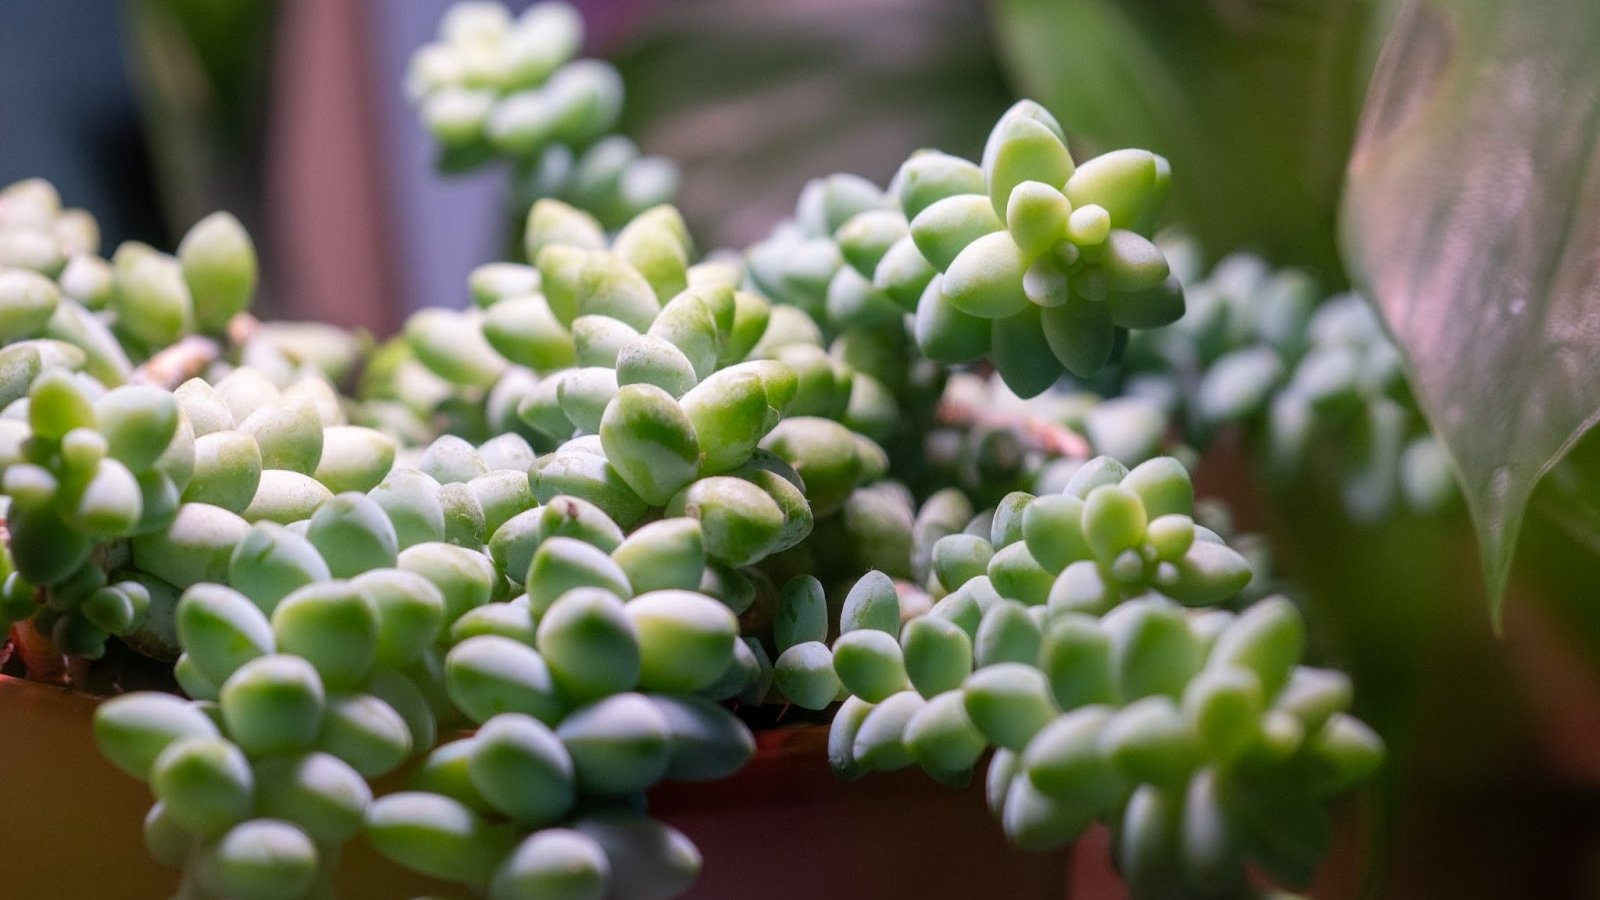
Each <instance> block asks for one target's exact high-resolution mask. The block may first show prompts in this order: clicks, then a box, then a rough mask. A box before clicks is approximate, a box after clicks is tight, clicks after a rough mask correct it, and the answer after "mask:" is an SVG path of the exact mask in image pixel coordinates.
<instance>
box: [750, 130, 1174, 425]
mask: <svg viewBox="0 0 1600 900" xmlns="http://www.w3.org/2000/svg"><path fill="white" fill-rule="evenodd" d="M1169 179H1170V171H1169V169H1168V166H1167V162H1166V160H1165V159H1164V158H1162V157H1160V156H1158V155H1156V154H1154V153H1150V152H1149V151H1146V150H1133V149H1130V150H1117V151H1114V152H1111V153H1107V154H1104V155H1101V156H1098V157H1095V158H1093V159H1090V160H1087V161H1085V162H1084V163H1083V165H1082V166H1078V165H1076V164H1075V163H1074V161H1073V159H1072V156H1071V154H1070V153H1069V152H1068V150H1067V145H1066V138H1065V136H1064V135H1063V133H1062V130H1061V126H1060V124H1059V123H1057V122H1056V120H1055V118H1054V117H1052V116H1051V115H1050V113H1049V112H1047V111H1046V110H1045V109H1044V108H1043V107H1041V106H1039V105H1038V104H1037V103H1033V102H1031V101H1026V100H1025V101H1022V102H1020V103H1018V104H1017V105H1015V106H1013V107H1012V108H1011V109H1010V110H1008V111H1007V112H1006V113H1005V115H1003V116H1002V117H1001V118H1000V121H999V122H998V123H997V124H996V125H995V128H994V130H993V131H992V132H991V133H990V135H989V140H988V143H987V144H986V145H985V147H984V152H983V158H982V160H981V162H980V163H973V162H970V161H968V160H964V159H960V158H958V157H955V156H951V155H949V154H946V153H941V152H939V151H935V150H922V151H918V152H917V153H915V154H913V155H912V157H911V158H910V159H908V160H906V162H905V164H904V165H902V166H901V167H900V170H899V171H898V172H897V173H896V174H895V176H894V179H893V181H892V182H891V183H890V185H889V187H888V188H887V189H886V190H879V189H878V188H877V187H876V186H874V185H872V184H871V183H870V182H867V181H865V180H863V179H861V178H858V177H855V176H851V175H835V176H832V177H830V178H827V179H823V180H820V181H815V182H812V183H811V184H810V185H808V186H807V189H806V191H805V192H804V193H803V194H802V195H801V198H800V203H799V206H798V207H797V209H796V212H795V217H794V219H793V220H791V221H790V222H788V223H785V224H784V225H783V226H782V227H780V228H779V229H778V230H777V231H776V232H775V233H774V234H773V235H772V236H771V237H770V238H769V239H768V240H767V241H765V242H764V243H762V244H760V245H758V246H757V247H755V248H753V249H752V251H751V254H750V274H751V278H752V280H753V281H754V282H755V284H757V285H758V286H760V287H761V288H762V289H764V290H766V291H768V292H769V293H770V294H771V296H773V297H774V299H779V300H781V301H782V302H790V303H795V304H796V305H799V306H801V307H802V308H804V309H807V310H808V311H810V312H811V313H812V314H813V316H815V317H817V318H819V319H823V318H825V319H826V320H827V321H828V322H829V323H830V324H831V325H833V326H834V327H835V328H851V327H860V326H871V325H878V324H883V323H889V322H893V321H895V320H896V319H898V318H900V317H901V316H902V315H903V314H910V315H911V316H912V322H911V325H912V329H911V330H912V334H913V336H914V338H915V341H916V344H917V346H918V348H919V349H920V351H921V353H922V354H923V355H924V356H925V357H926V358H927V359H930V360H933V361H935V362H940V363H946V364H961V363H970V362H974V361H976V360H979V359H983V358H989V359H990V360H991V361H992V362H993V365H994V367H995V369H996V370H997V371H998V372H999V373H1000V375H1001V377H1002V378H1004V379H1005V382H1006V384H1007V385H1008V386H1009V387H1010V388H1011V390H1013V391H1014V392H1016V393H1017V394H1019V395H1021V396H1023V397H1032V396H1035V395H1037V394H1040V393H1042V392H1044V391H1045V390H1046V389H1048V388H1049V387H1050V386H1051V385H1053V384H1055V383H1056V382H1057V381H1058V380H1059V379H1060V378H1061V376H1062V375H1063V374H1064V373H1065V372H1071V373H1073V374H1075V375H1079V376H1088V375H1092V374H1093V373H1095V372H1097V371H1099V370H1100V369H1102V368H1103V367H1104V366H1105V365H1106V364H1107V363H1108V362H1110V361H1111V360H1112V359H1113V358H1114V357H1116V356H1117V355H1118V354H1120V352H1121V348H1122V347H1124V346H1125V345H1126V342H1127V337H1128V332H1129V331H1130V330H1131V329H1146V328H1154V327H1158V326H1161V325H1166V324H1168V323H1170V322H1173V321H1175V320H1176V319H1177V318H1178V317H1179V316H1181V315H1182V314H1183V308H1184V304H1183V289H1182V286H1181V285H1180V284H1179V283H1178V281H1177V279H1176V278H1174V277H1172V276H1171V274H1170V272H1169V267H1168V263H1167V260H1166V258H1165V256H1164V254H1163V253H1162V250H1161V248H1160V247H1159V246H1157V245H1156V244H1155V243H1154V242H1152V241H1151V240H1150V233H1151V229H1152V228H1153V227H1154V225H1155V222H1156V217H1157V215H1158V214H1159V212H1160V209H1161V206H1162V203H1163V202H1164V201H1165V199H1166V193H1167V185H1168V182H1169Z"/></svg>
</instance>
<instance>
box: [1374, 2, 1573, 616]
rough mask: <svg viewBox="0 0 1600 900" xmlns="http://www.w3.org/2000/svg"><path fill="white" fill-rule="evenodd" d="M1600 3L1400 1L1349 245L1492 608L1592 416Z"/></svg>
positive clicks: (1377, 84) (1378, 77)
mask: <svg viewBox="0 0 1600 900" xmlns="http://www.w3.org/2000/svg"><path fill="white" fill-rule="evenodd" d="M1597 42H1600V4H1597V3H1594V2H1590V0H1518V2H1516V3H1505V2H1503V0H1410V2H1408V3H1407V5H1406V7H1405V8H1404V10H1402V12H1401V13H1400V15H1399V16H1398V18H1397V19H1396V22H1395V27H1394V30H1393V31H1392V32H1391V34H1390V36H1389V39H1388V44H1387V46H1386V47H1385V48H1384V52H1383V54H1382V56H1381V58H1380V60H1379V64H1378V68H1377V71H1376V73H1375V74H1374V76H1373V81H1372V86H1371V89H1370V92H1369V94H1368V97H1367V106H1366V110H1365V113H1364V114H1363V120H1362V125H1361V130H1360V133H1359V135H1358V138H1357V142H1356V147H1355V151H1354V154H1353V156H1352V158H1351V160H1350V167H1349V182H1348V186H1347V190H1346V195H1345V206H1344V221H1343V237H1344V249H1345V254H1346V256H1347V258H1348V260H1349V262H1350V263H1351V267H1352V270H1353V274H1354V276H1355V277H1356V278H1357V279H1358V280H1361V281H1363V282H1364V283H1365V284H1366V286H1367V289H1368V295H1369V296H1370V297H1372V298H1373V299H1374V301H1375V302H1376V304H1377V306H1378V309H1379V310H1380V311H1381V313H1382V315H1383V317H1384V319H1385V321H1386V322H1387V323H1388V326H1389V329H1390V330H1391V331H1392V332H1393V334H1394V336H1395V339H1396V341H1397V342H1398V344H1399V345H1400V347H1401V348H1402V350H1403V352H1404V355H1405V359H1406V365H1407V368H1408V370H1409V374H1410V377H1411V384H1412V387H1413V389H1414V390H1415V392H1416V395H1417V399H1418V400H1419V402H1420V403H1421V405H1422V407H1423V409H1424V411H1425V412H1426V413H1427V415H1428V418H1429V419H1430V420H1431V421H1432V423H1433V427H1434V429H1435V430H1436V431H1437V432H1438V434H1439V436H1440V438H1441V439H1442V440H1443V441H1444V443H1445V446H1446V447H1447V448H1448V449H1449V452H1450V456H1451V457H1452V458H1453V459H1454V461H1455V465H1456V468H1457V471H1458V474H1459V475H1460V477H1461V480H1462V484H1463V489H1464V490H1463V492H1464V494H1465V496H1466V497H1467V500H1468V504H1469V506H1470V508H1471V512H1472V516H1473V520H1474V522H1475V524H1476V526H1477V531H1478V539H1479V542H1480V544H1481V547H1482V556H1483V564H1484V572H1485V575H1486V577H1487V579H1488V585H1489V594H1490V597H1491V599H1492V602H1493V604H1494V607H1495V611H1496V615H1498V611H1499V603H1500V594H1501V590H1502V588H1503V586H1504V584H1505V580H1506V574H1507V571H1508V569H1509V566H1510V562H1511V557H1512V554H1513V551H1514V549H1515V547H1516V541H1517V532H1518V529H1519V528H1520V526H1521V524H1522V517H1523V512H1524V509H1525V507H1526V506H1527V502H1528V498H1529V496H1530V494H1531V493H1532V491H1533V487H1534V485H1535V483H1536V482H1538V480H1539V478H1540V477H1541V476H1542V475H1543V474H1544V473H1545V471H1546V470H1548V469H1549V468H1550V467H1551V466H1552V465H1553V464H1554V463H1555V462H1556V461H1557V460H1559V459H1560V458H1561V457H1562V456H1563V455H1564V454H1565V453H1566V451H1567V449H1568V448H1569V447H1570V446H1571V445H1572V444H1573V442H1574V441H1576V440H1577V438H1578V437H1579V436H1580V435H1581V434H1583V432H1584V431H1585V430H1586V429H1588V427H1589V426H1590V425H1592V424H1593V423H1594V422H1595V420H1596V419H1597V418H1600V392H1597V390H1596V387H1595V386H1596V385H1600V254H1596V252H1595V248H1596V247H1600V54H1597V53H1595V47H1596V46H1597Z"/></svg>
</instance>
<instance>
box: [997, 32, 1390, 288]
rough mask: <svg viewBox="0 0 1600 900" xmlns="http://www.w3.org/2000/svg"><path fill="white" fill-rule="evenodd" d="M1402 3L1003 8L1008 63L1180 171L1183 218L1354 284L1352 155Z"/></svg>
mask: <svg viewBox="0 0 1600 900" xmlns="http://www.w3.org/2000/svg"><path fill="white" fill-rule="evenodd" d="M1391 5H1392V4H1391V2H1390V0H1185V2H1176V3H1175V2H1172V0H1002V2H999V3H997V4H996V5H995V7H994V10H995V22H996V28H997V32H998V37H999V41H1000V47H1001V52H1002V58H1003V59H1004V61H1005V63H1006V64H1007V67H1008V68H1009V69H1010V71H1011V73H1012V74H1013V76H1014V78H1015V80H1016V82H1017V84H1018V86H1019V88H1020V89H1021V91H1022V92H1023V93H1024V94H1027V95H1029V96H1032V97H1034V98H1035V99H1037V100H1039V101H1040V102H1042V103H1044V104H1045V105H1046V106H1048V107H1049V108H1050V109H1051V110H1052V111H1053V112H1055V113H1056V115H1057V116H1059V117H1060V118H1061V121H1062V123H1063V124H1064V125H1065V126H1066V128H1067V130H1068V132H1069V133H1070V134H1071V135H1072V136H1073V137H1074V139H1075V140H1076V141H1077V142H1079V143H1081V144H1082V149H1087V150H1089V151H1091V152H1094V153H1099V152H1103V151H1105V150H1113V149H1117V148H1119V147H1128V146H1138V147H1147V148H1149V149H1151V150H1154V151H1156V152H1158V153H1162V154H1164V155H1166V156H1167V157H1168V158H1169V159H1170V160H1171V161H1172V170H1173V179H1172V190H1173V193H1172V202H1171V206H1170V216H1171V218H1172V219H1173V220H1174V221H1176V222H1177V223H1179V224H1180V225H1182V227H1183V228H1184V229H1185V230H1187V231H1189V232H1191V233H1193V234H1194V235H1195V236H1197V237H1199V238H1200V239H1201V241H1202V242H1203V244H1204V245H1205V247H1206V249H1207V251H1208V252H1210V253H1212V254H1217V255H1221V254H1225V253H1228V252H1230V251H1232V250H1236V249H1240V248H1251V249H1257V250H1259V251H1261V252H1263V253H1265V254H1266V255H1267V256H1269V257H1271V258H1272V259H1273V260H1275V261H1276V262H1278V263H1280V264H1297V265H1304V266H1310V267H1312V268H1313V269H1315V270H1316V271H1317V272H1318V274H1319V275H1321V276H1322V277H1323V278H1324V279H1325V280H1326V281H1327V282H1329V283H1330V284H1338V283H1339V282H1341V281H1342V275H1341V268H1340V266H1339V264H1338V256H1337V251H1336V242H1335V239H1334V227H1335V221H1336V215H1335V213H1336V208H1337V204H1338V196H1339V186H1340V180H1341V177H1342V172H1343V169H1344V162H1345V156H1346V153H1347V151H1348V149H1349V146H1350V140H1351V136H1352V134H1353V133H1354V130H1355V124H1356V116H1357V112H1358V110H1359V109H1360V102H1361V92H1362V90H1363V88H1364V86H1365V83H1366V74H1367V72H1368V71H1369V69H1370V63H1371V57H1372V47H1374V46H1375V45H1376V40H1375V37H1376V36H1377V35H1380V34H1381V31H1380V29H1381V27H1382V25H1383V24H1384V23H1385V22H1386V21H1387V13H1388V10H1389V9H1390V7H1391Z"/></svg>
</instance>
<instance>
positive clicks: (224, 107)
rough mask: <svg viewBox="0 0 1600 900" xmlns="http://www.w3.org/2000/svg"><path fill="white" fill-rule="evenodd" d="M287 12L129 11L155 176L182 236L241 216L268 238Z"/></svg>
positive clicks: (193, 6)
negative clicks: (272, 125) (275, 97)
mask: <svg viewBox="0 0 1600 900" xmlns="http://www.w3.org/2000/svg"><path fill="white" fill-rule="evenodd" d="M278 9H279V4H278V2H276V0H135V2H132V3H128V4H127V5H126V6H125V10H124V14H125V15H126V17H127V18H126V23H127V40H128V44H129V48H130V53H129V56H130V58H131V61H132V68H133V74H134V81H135V83H136V85H137V87H138V91H139V95H140V101H141V106H142V107H143V113H144V125H145V132H146V135H147V137H148V140H149V143H150V145H151V157H152V160H153V162H154V168H155V172H154V175H155V178H156V181H157V182H158V184H159V186H160V188H161V192H162V194H163V198H162V199H163V201H164V203H165V206H166V210H165V211H166V213H167V217H168V219H169V221H171V222H172V223H173V225H174V227H176V228H177V229H179V231H180V233H181V230H182V229H183V228H185V227H187V226H188V224H189V223H192V222H194V221H195V220H197V219H199V218H200V217H201V216H202V215H204V214H206V213H208V212H211V211H212V210H215V209H228V210H230V211H232V212H233V213H234V214H235V215H237V216H239V217H240V218H241V219H242V220H243V221H244V223H245V225H246V227H248V228H250V229H251V230H252V231H255V232H257V233H259V232H260V228H259V224H260V208H261V186H260V183H261V179H260V172H261V169H262V167H263V160H264V156H263V154H264V148H265V146H266V140H265V135H266V128H265V125H264V123H265V122H266V119H267V117H266V108H267V92H268V87H269V81H270V74H271V72H270V62H271V59H270V51H271V49H272V47H271V42H272V37H273V32H274V24H275V22H276V19H277V16H278ZM173 237H174V238H176V237H177V235H174V236H173Z"/></svg>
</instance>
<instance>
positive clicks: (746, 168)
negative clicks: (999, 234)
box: [603, 0, 1011, 246]
mask: <svg viewBox="0 0 1600 900" xmlns="http://www.w3.org/2000/svg"><path fill="white" fill-rule="evenodd" d="M635 29H636V30H635V31H634V34H633V36H632V39H630V41H629V42H628V44H627V46H624V47H618V48H615V50H614V51H613V50H610V49H607V50H605V51H603V52H605V53H606V55H607V56H609V57H611V58H613V59H614V60H615V62H616V63H617V65H618V68H619V69H621V71H622V74H623V77H624V79H625V80H626V82H627V85H628V103H627V113H626V121H625V122H624V132H625V133H627V134H631V135H634V136H635V137H637V138H638V141H639V144H640V145H641V146H642V147H643V148H644V150H645V151H646V152H649V153H658V154H661V155H664V156H667V157H669V158H671V159H672V160H673V161H675V162H677V163H678V164H679V165H680V166H681V167H682V169H683V173H684V184H683V189H682V191H681V192H680V198H679V205H680V207H681V208H682V209H683V212H684V215H685V216H686V217H688V218H689V220H690V222H691V224H693V225H695V226H696V231H697V232H698V233H699V234H701V235H704V236H706V237H707V238H708V239H709V240H710V246H717V245H725V246H743V245H745V244H746V243H749V242H750V241H752V240H755V239H757V238H760V237H763V236H765V235H766V233H767V231H768V230H769V229H770V228H771V227H772V225H773V224H774V223H775V222H776V221H778V220H779V219H782V218H785V217H787V216H789V215H790V214H792V212H793V211H794V204H795V199H796V195H797V194H798V193H799V191H800V188H801V187H802V186H803V185H804V183H805V182H806V181H807V180H808V179H811V178H816V177H819V176H823V175H829V174H832V173H834V172H854V173H857V174H860V175H863V176H866V177H868V178H871V179H873V180H874V181H876V182H878V183H879V184H883V183H884V182H886V181H887V180H888V178H889V177H890V176H891V175H893V174H894V170H895V169H896V168H897V167H898V166H899V165H900V163H901V161H903V160H904V159H905V158H906V156H908V155H909V154H910V153H911V152H912V151H913V150H916V149H917V148H919V147H938V148H940V149H942V150H946V151H949V152H951V153H957V154H961V155H965V156H968V157H972V156H976V155H977V153H978V152H979V150H980V149H981V148H982V145H983V139H984V137H985V135H986V134H987V133H988V130H989V128H990V126H991V125H993V124H994V121H995V119H996V118H997V117H998V116H999V115H1000V113H1001V112H1003V111H1004V110H1005V108H1006V106H1007V105H1008V104H1009V103H1010V101H1011V97H1010V93H1009V91H1008V90H1007V89H1006V86H1005V83H1004V81H1003V80H1002V78H1001V74H1000V67H999V63H998V62H997V61H996V59H995V56H994V50H993V49H992V47H991V46H990V41H989V35H988V33H987V29H986V27H985V13H984V5H983V3H982V2H980V0H808V2H805V3H773V2H769V0H670V2H657V3H654V4H651V5H650V6H649V7H648V9H647V11H646V12H645V13H644V14H643V15H641V17H640V18H639V19H638V21H637V22H636V23H635Z"/></svg>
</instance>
